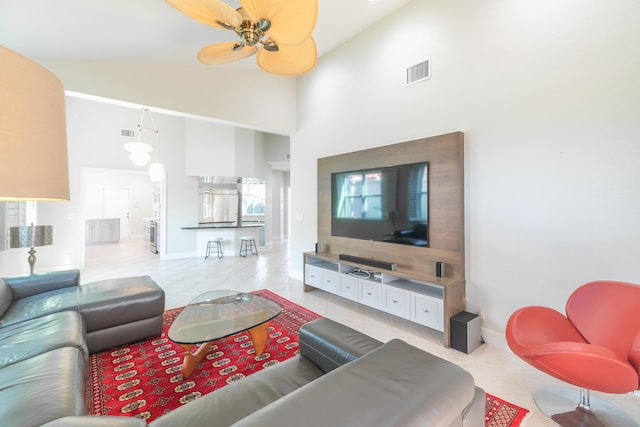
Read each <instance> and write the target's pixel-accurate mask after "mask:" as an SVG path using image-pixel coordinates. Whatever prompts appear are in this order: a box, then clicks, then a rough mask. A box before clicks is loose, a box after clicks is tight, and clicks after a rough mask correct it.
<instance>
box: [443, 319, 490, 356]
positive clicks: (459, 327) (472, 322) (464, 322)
mask: <svg viewBox="0 0 640 427" xmlns="http://www.w3.org/2000/svg"><path fill="white" fill-rule="evenodd" d="M449 326H450V328H449V332H450V335H451V336H450V344H451V348H455V349H456V350H459V351H461V352H463V353H467V354H469V353H471V352H472V351H473V350H475V349H476V348H478V347H480V344H482V336H481V332H480V316H478V315H477V314H472V313H468V312H466V311H461V312H460V313H458V314H456V315H455V316H451V323H450V325H449Z"/></svg>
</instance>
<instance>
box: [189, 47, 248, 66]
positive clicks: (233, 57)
mask: <svg viewBox="0 0 640 427" xmlns="http://www.w3.org/2000/svg"><path fill="white" fill-rule="evenodd" d="M237 46H238V43H236V42H227V43H217V44H211V45H209V46H205V47H203V48H202V49H200V51H199V52H198V60H199V61H200V62H202V63H203V64H206V65H220V64H228V63H230V62H234V61H238V60H240V59H243V58H246V57H247V56H251V55H253V54H254V53H256V52H257V51H258V47H257V46H244V47H242V48H240V49H234V48H236V47H237Z"/></svg>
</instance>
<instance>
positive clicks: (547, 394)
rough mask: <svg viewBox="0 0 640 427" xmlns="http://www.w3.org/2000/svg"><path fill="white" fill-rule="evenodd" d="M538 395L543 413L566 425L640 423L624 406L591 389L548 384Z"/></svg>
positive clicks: (590, 426)
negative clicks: (616, 404) (616, 405)
mask: <svg viewBox="0 0 640 427" xmlns="http://www.w3.org/2000/svg"><path fill="white" fill-rule="evenodd" d="M534 398H535V401H536V405H538V408H540V410H541V411H542V413H544V414H545V415H546V416H547V417H549V418H551V419H552V420H553V421H555V422H556V423H557V424H558V425H561V426H563V427H640V424H639V423H638V422H637V421H636V420H634V419H633V418H631V417H630V416H629V415H627V414H625V413H624V412H622V411H621V410H620V409H618V408H616V407H615V406H613V405H611V404H609V403H607V402H605V401H604V400H601V399H598V398H595V397H590V396H589V391H588V390H580V391H578V390H569V389H564V388H560V387H547V388H543V389H542V390H538V391H537V392H536V393H535V395H534Z"/></svg>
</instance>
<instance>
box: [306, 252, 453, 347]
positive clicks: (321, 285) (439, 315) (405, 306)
mask: <svg viewBox="0 0 640 427" xmlns="http://www.w3.org/2000/svg"><path fill="white" fill-rule="evenodd" d="M304 268H305V272H304V276H305V278H304V285H305V291H310V290H313V289H322V290H324V291H326V292H330V293H332V294H335V295H338V296H341V297H343V298H347V299H350V300H352V301H355V302H358V303H360V304H365V305H367V306H369V307H372V308H375V309H378V310H382V311H384V312H387V313H390V314H393V315H395V316H399V317H402V318H404V319H407V320H410V321H412V322H416V323H419V324H421V325H424V326H427V327H429V328H432V329H435V330H437V331H440V332H443V333H444V332H445V331H448V329H449V328H448V326H449V325H447V323H448V322H449V318H450V317H451V316H452V315H454V314H456V313H457V312H458V311H459V310H460V306H461V305H462V301H453V300H449V299H451V298H452V297H453V295H460V293H459V292H453V293H452V292H451V290H452V289H451V288H452V287H456V286H455V282H449V281H447V280H446V279H444V280H439V283H431V282H428V281H424V280H420V279H418V278H416V277H412V276H408V275H406V274H403V273H402V272H401V271H385V270H381V269H376V268H375V267H369V266H366V265H359V264H357V263H354V262H348V261H344V260H340V259H339V258H338V257H337V256H336V255H333V254H323V253H315V252H309V253H305V254H304ZM358 270H365V271H373V272H375V274H372V275H371V276H370V277H367V275H366V274H364V275H362V276H360V275H359V274H358ZM453 299H454V300H455V299H456V298H453ZM444 344H445V346H447V347H448V345H449V340H448V336H447V334H445V336H444Z"/></svg>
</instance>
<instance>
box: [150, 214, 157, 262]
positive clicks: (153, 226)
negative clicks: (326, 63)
mask: <svg viewBox="0 0 640 427" xmlns="http://www.w3.org/2000/svg"><path fill="white" fill-rule="evenodd" d="M149 249H150V250H151V252H152V253H154V254H157V253H158V222H157V221H150V222H149Z"/></svg>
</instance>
